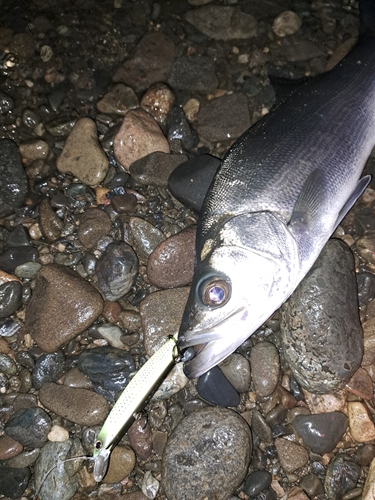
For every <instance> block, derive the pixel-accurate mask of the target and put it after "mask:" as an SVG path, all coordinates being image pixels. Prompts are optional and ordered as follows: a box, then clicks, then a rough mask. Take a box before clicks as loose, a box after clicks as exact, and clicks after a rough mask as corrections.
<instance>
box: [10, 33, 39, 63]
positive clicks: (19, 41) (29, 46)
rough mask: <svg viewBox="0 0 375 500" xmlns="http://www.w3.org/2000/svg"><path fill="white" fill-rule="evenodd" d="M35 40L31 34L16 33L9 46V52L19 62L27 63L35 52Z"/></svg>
mask: <svg viewBox="0 0 375 500" xmlns="http://www.w3.org/2000/svg"><path fill="white" fill-rule="evenodd" d="M35 48H36V47H35V40H34V37H33V36H32V35H31V33H27V32H25V33H17V34H16V35H14V37H13V38H12V41H11V42H10V44H9V52H10V53H11V54H14V55H15V56H16V57H17V58H18V59H19V60H20V61H21V62H24V63H25V62H27V61H29V59H31V58H32V57H33V55H34V52H35Z"/></svg>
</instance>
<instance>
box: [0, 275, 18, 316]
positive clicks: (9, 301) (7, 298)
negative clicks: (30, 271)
mask: <svg viewBox="0 0 375 500" xmlns="http://www.w3.org/2000/svg"><path fill="white" fill-rule="evenodd" d="M22 290H23V287H22V285H21V283H19V282H18V281H10V282H9V283H4V284H3V285H0V318H6V317H8V316H10V315H11V314H13V313H15V312H16V311H17V310H18V308H19V307H21V304H22Z"/></svg>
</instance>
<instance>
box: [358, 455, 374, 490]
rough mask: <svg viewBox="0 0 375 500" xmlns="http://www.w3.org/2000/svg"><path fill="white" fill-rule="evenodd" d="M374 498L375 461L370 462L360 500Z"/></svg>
mask: <svg viewBox="0 0 375 500" xmlns="http://www.w3.org/2000/svg"><path fill="white" fill-rule="evenodd" d="M374 498H375V459H373V460H372V462H371V465H370V468H369V471H368V474H367V477H366V482H365V485H364V487H363V492H362V496H361V500H373V499H374Z"/></svg>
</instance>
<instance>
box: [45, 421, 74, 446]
mask: <svg viewBox="0 0 375 500" xmlns="http://www.w3.org/2000/svg"><path fill="white" fill-rule="evenodd" d="M67 439H69V431H68V430H66V429H64V427H61V425H53V426H52V429H51V430H50V432H49V434H48V441H51V442H52V443H60V442H62V441H66V440H67Z"/></svg>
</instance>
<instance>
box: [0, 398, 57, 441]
mask: <svg viewBox="0 0 375 500" xmlns="http://www.w3.org/2000/svg"><path fill="white" fill-rule="evenodd" d="M51 427H52V422H51V418H50V416H49V415H48V413H47V412H45V411H44V410H43V409H42V408H38V407H31V408H24V409H19V410H17V411H16V412H15V413H14V414H13V415H12V416H11V418H10V419H9V420H8V422H7V423H6V424H5V427H4V430H5V432H6V434H7V435H8V436H10V437H12V438H13V439H15V440H16V441H18V442H19V443H21V444H22V445H23V446H26V447H27V448H40V447H41V446H43V445H44V444H45V443H46V442H47V438H48V433H49V431H50V430H51Z"/></svg>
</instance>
